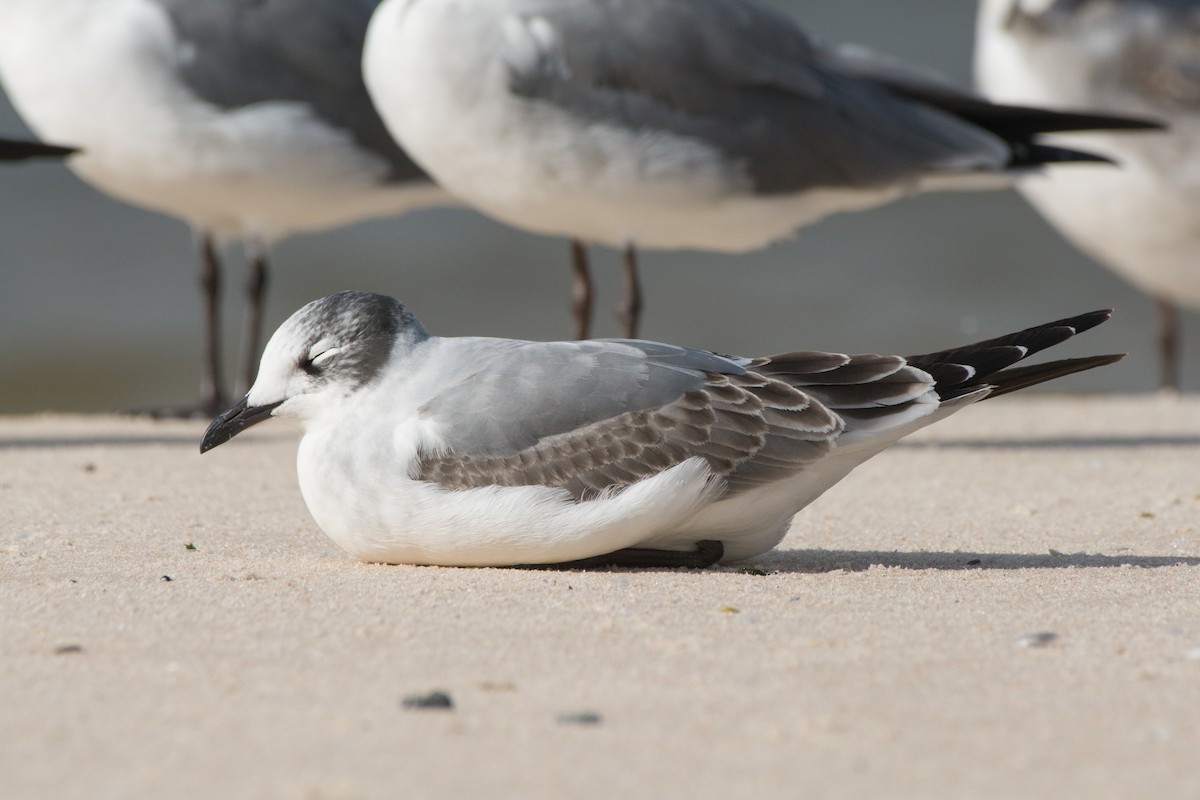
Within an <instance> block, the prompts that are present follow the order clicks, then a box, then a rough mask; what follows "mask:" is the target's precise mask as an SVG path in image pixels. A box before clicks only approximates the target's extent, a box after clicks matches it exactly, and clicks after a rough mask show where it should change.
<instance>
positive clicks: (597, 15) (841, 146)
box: [504, 0, 1009, 194]
mask: <svg viewBox="0 0 1200 800" xmlns="http://www.w3.org/2000/svg"><path fill="white" fill-rule="evenodd" d="M523 8H525V9H526V12H527V13H525V14H523V15H520V16H518V17H514V18H512V19H510V20H509V21H508V23H509V24H507V25H505V42H506V47H505V53H504V55H505V61H506V64H507V66H508V69H509V85H510V90H511V91H512V92H514V93H515V94H517V95H520V96H523V97H526V98H528V99H530V100H532V101H536V102H543V103H550V104H553V105H556V106H559V107H561V108H564V109H567V110H568V111H570V112H571V113H573V114H577V115H579V116H582V117H584V118H591V119H595V120H598V121H608V122H612V121H614V120H619V121H621V122H622V123H623V124H624V125H626V126H628V127H632V128H635V129H656V130H663V131H668V132H671V133H675V134H678V135H683V136H690V137H695V138H698V139H700V140H702V141H705V142H707V143H709V144H710V145H712V146H714V147H716V148H717V149H718V150H719V151H721V152H722V153H724V154H725V155H726V156H727V157H728V158H729V159H731V160H733V161H735V162H736V163H739V164H740V165H742V166H743V169H744V171H745V173H746V175H747V177H748V179H749V180H750V181H751V182H752V184H753V186H754V188H755V190H756V191H758V192H759V193H763V194H771V193H782V192H795V191H800V190H803V189H805V188H809V187H819V186H856V187H867V186H881V185H889V184H894V183H898V182H906V181H912V180H915V179H916V178H918V177H920V176H922V175H924V174H926V173H928V172H931V171H938V170H969V169H1002V168H1003V167H1004V166H1005V164H1006V163H1007V162H1008V160H1009V152H1008V148H1007V146H1006V145H1005V144H1004V143H1003V142H1002V141H1001V140H999V139H997V138H996V137H993V136H992V135H990V134H989V133H987V132H986V131H984V130H982V129H980V128H978V127H976V126H974V125H972V124H970V123H966V122H963V121H961V120H959V119H957V118H955V117H954V116H952V115H950V114H946V113H943V112H942V111H940V110H938V109H937V108H934V107H931V106H929V105H926V104H924V103H919V102H913V101H911V100H910V99H908V98H905V97H903V96H901V95H898V94H896V93H894V92H892V91H890V90H889V89H888V88H887V87H885V86H882V85H880V84H878V83H877V82H874V81H871V80H866V79H863V78H861V77H857V76H854V75H850V74H845V73H843V72H841V71H839V70H838V69H837V68H836V66H834V65H831V64H829V63H826V61H825V60H824V56H823V55H822V51H821V49H820V48H818V47H816V46H815V45H814V44H813V42H812V41H811V40H810V39H809V38H808V37H807V36H806V35H805V33H804V32H803V31H802V30H801V29H800V28H799V27H798V26H797V25H796V23H795V22H794V21H793V20H792V19H791V18H789V17H787V16H786V15H784V14H781V13H779V12H776V11H774V10H773V9H771V8H769V7H766V6H764V5H761V4H758V3H756V2H753V1H752V0H750V1H748V0H712V1H711V2H705V3H702V4H696V3H692V2H690V0H595V2H587V3H561V2H538V1H537V0H533V1H532V2H527V3H525V4H524V5H523Z"/></svg>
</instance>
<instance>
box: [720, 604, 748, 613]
mask: <svg viewBox="0 0 1200 800" xmlns="http://www.w3.org/2000/svg"><path fill="white" fill-rule="evenodd" d="M717 611H720V612H721V613H722V614H740V613H742V612H741V611H739V610H738V609H736V608H734V607H733V606H720V607H718V608H717Z"/></svg>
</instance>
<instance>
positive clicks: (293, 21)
mask: <svg viewBox="0 0 1200 800" xmlns="http://www.w3.org/2000/svg"><path fill="white" fill-rule="evenodd" d="M154 2H156V3H158V4H159V5H160V6H162V8H163V9H164V10H165V11H166V12H167V15H168V16H169V18H170V20H171V24H172V26H173V27H174V30H175V34H176V35H177V36H178V37H179V39H180V40H181V42H183V43H184V44H185V45H188V46H190V47H191V50H190V52H189V54H188V55H187V56H185V57H184V58H183V59H182V60H181V64H180V76H181V78H182V80H183V81H184V83H185V84H186V85H187V86H188V87H189V88H190V89H191V90H192V91H193V92H195V94H196V95H197V96H198V97H200V98H201V99H203V100H205V101H207V102H209V103H212V104H214V105H217V106H220V107H222V108H228V109H232V108H242V107H245V106H249V105H253V104H255V103H262V102H281V101H284V102H286V101H294V102H297V103H303V104H304V105H306V106H308V107H309V108H310V109H311V110H312V112H313V114H314V115H316V116H317V117H319V118H320V119H322V120H324V121H325V122H326V123H327V124H329V125H330V126H332V127H334V128H339V129H342V130H345V131H347V132H348V133H350V134H351V135H352V136H353V137H354V140H355V141H356V142H357V143H358V144H359V145H361V146H362V147H364V148H365V149H367V150H369V151H371V152H372V153H373V154H375V155H376V156H378V157H379V158H382V159H384V160H385V161H387V163H388V164H389V165H390V167H391V174H390V176H389V177H390V179H391V180H392V181H394V182H396V183H402V182H406V181H418V180H426V178H425V174H424V173H423V172H422V171H421V169H420V168H419V167H417V166H416V165H415V164H414V163H413V162H412V160H411V159H410V158H409V157H408V156H407V154H405V153H404V151H403V150H401V149H400V147H399V146H398V145H397V144H396V143H395V141H394V140H393V139H392V137H391V136H390V135H389V134H388V132H387V129H386V128H385V127H384V124H383V121H382V120H381V119H380V118H379V115H378V114H377V113H376V112H375V110H374V106H373V105H372V104H371V99H370V97H369V96H368V95H367V89H366V86H365V85H364V84H363V80H362V69H361V66H360V64H361V61H362V49H363V38H364V36H365V35H366V29H367V23H368V22H369V21H370V18H371V14H372V13H373V12H374V10H375V7H376V6H378V5H379V0H342V2H340V3H334V2H320V3H313V2H310V1H309V0H259V1H258V2H247V1H246V0H154Z"/></svg>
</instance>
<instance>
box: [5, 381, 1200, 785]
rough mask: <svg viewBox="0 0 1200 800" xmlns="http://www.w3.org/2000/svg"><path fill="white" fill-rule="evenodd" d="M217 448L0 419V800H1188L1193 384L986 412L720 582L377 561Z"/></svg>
mask: <svg viewBox="0 0 1200 800" xmlns="http://www.w3.org/2000/svg"><path fill="white" fill-rule="evenodd" d="M203 427H204V426H203V424H201V423H190V422H155V421H150V420H146V419H137V418H118V417H64V416H38V417H9V418H3V417H0V548H2V553H3V555H2V560H0V642H2V645H0V646H2V653H3V663H2V664H0V666H2V676H3V677H2V679H0V796H2V797H3V798H5V799H6V800H17V799H18V798H20V799H23V798H60V797H61V798H76V797H77V798H143V797H145V798H300V799H303V800H314V799H317V798H322V799H324V798H330V799H333V798H344V799H345V800H354V799H356V798H390V797H403V798H422V797H484V796H488V797H521V798H562V797H572V798H593V797H595V798H609V797H630V796H637V797H702V798H703V797H734V796H740V797H749V796H757V797H851V798H857V797H871V798H876V797H889V798H895V797H1014V798H1015V797H1022V798H1029V797H1034V798H1038V797H1045V798H1050V797H1054V798H1061V797H1088V798H1105V797H1158V798H1164V797H1194V796H1197V794H1200V770H1198V769H1197V768H1196V766H1195V765H1196V761H1197V754H1200V591H1198V585H1197V579H1198V578H1200V398H1195V397H1188V398H1183V399H1178V398H1163V397H1153V396H1145V397H1129V398H1104V399H1085V398H1066V397H1047V396H1035V397H1026V398H1022V397H1016V398H1012V399H1009V398H1003V399H1000V400H996V401H992V402H988V403H985V404H983V405H981V406H979V407H977V408H972V409H969V410H967V411H966V412H965V413H963V414H960V415H958V416H957V417H955V418H954V419H952V420H949V421H947V422H945V423H942V424H941V425H939V426H936V427H935V428H933V429H932V430H928V431H925V432H922V433H921V434H919V435H917V436H915V437H913V438H912V439H910V440H909V441H908V442H907V443H906V444H904V445H902V446H899V447H896V448H893V449H892V450H891V451H889V452H887V453H885V454H883V455H882V456H880V457H878V458H876V459H875V460H873V461H871V462H870V463H868V464H866V465H864V466H863V467H861V468H860V469H859V470H858V471H856V472H855V473H854V474H852V475H851V476H850V477H849V478H848V479H847V480H845V481H844V482H842V483H841V484H840V485H838V486H837V487H835V488H834V489H833V490H831V491H830V492H829V493H827V494H826V495H825V496H824V497H822V498H821V499H820V500H818V501H817V502H816V503H815V504H813V505H812V506H810V507H809V508H808V509H806V511H805V512H803V513H802V514H801V515H800V516H799V517H798V518H797V521H796V523H795V525H794V527H793V530H792V532H791V533H790V534H789V536H788V537H787V539H786V540H785V541H784V542H783V544H782V545H781V547H780V548H779V549H777V550H776V551H774V552H773V553H771V554H769V555H767V556H765V557H762V558H759V559H757V560H755V561H753V562H751V563H749V564H746V565H742V566H730V567H722V568H718V569H713V570H708V571H683V570H679V571H646V572H638V571H598V572H579V571H523V570H509V569H444V568H429V567H404V566H398V567H397V566H381V565H372V564H362V563H357V562H355V561H353V560H351V559H350V558H349V557H347V556H345V555H343V554H342V553H341V552H340V551H338V550H337V549H336V548H335V546H334V545H332V543H330V542H329V541H328V540H327V539H325V537H324V536H323V535H322V534H321V532H320V530H319V529H318V528H317V527H316V526H315V524H314V523H313V522H312V521H311V519H310V518H309V517H308V514H307V512H306V510H305V508H304V504H303V501H302V500H301V497H300V494H299V491H298V489H297V488H296V483H295V471H294V466H293V457H294V449H295V440H296V434H295V433H294V432H293V431H291V430H290V429H288V428H286V427H284V426H283V425H275V424H272V425H264V426H260V427H259V428H256V429H255V430H254V431H252V432H250V433H248V434H246V435H245V436H243V437H239V438H238V439H237V440H236V441H234V442H232V443H230V444H229V445H226V446H224V447H222V448H220V449H219V450H216V451H214V452H212V453H209V454H207V455H205V456H203V457H201V456H200V455H199V454H198V452H197V444H198V442H199V438H200V434H201V432H202V430H203ZM168 578H169V580H168ZM433 690H442V691H444V692H446V693H447V694H448V695H449V697H450V698H451V699H452V702H453V708H451V709H449V710H446V709H442V710H437V709H413V708H409V707H406V706H405V704H404V700H405V698H407V697H409V696H411V695H419V694H423V693H427V692H430V691H433Z"/></svg>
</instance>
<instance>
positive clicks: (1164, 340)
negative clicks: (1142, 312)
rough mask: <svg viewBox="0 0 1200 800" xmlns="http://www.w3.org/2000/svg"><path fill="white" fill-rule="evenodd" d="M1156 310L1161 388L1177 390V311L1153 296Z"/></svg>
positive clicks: (1169, 304) (1165, 300) (1163, 300)
mask: <svg viewBox="0 0 1200 800" xmlns="http://www.w3.org/2000/svg"><path fill="white" fill-rule="evenodd" d="M1154 307H1155V310H1156V311H1157V312H1158V354H1159V363H1160V364H1161V365H1162V378H1161V383H1160V385H1161V388H1163V389H1174V390H1175V391H1179V390H1180V389H1181V388H1182V386H1181V383H1180V380H1179V311H1178V309H1176V308H1175V304H1174V303H1172V302H1171V301H1170V300H1167V299H1165V298H1162V297H1156V298H1154Z"/></svg>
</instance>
